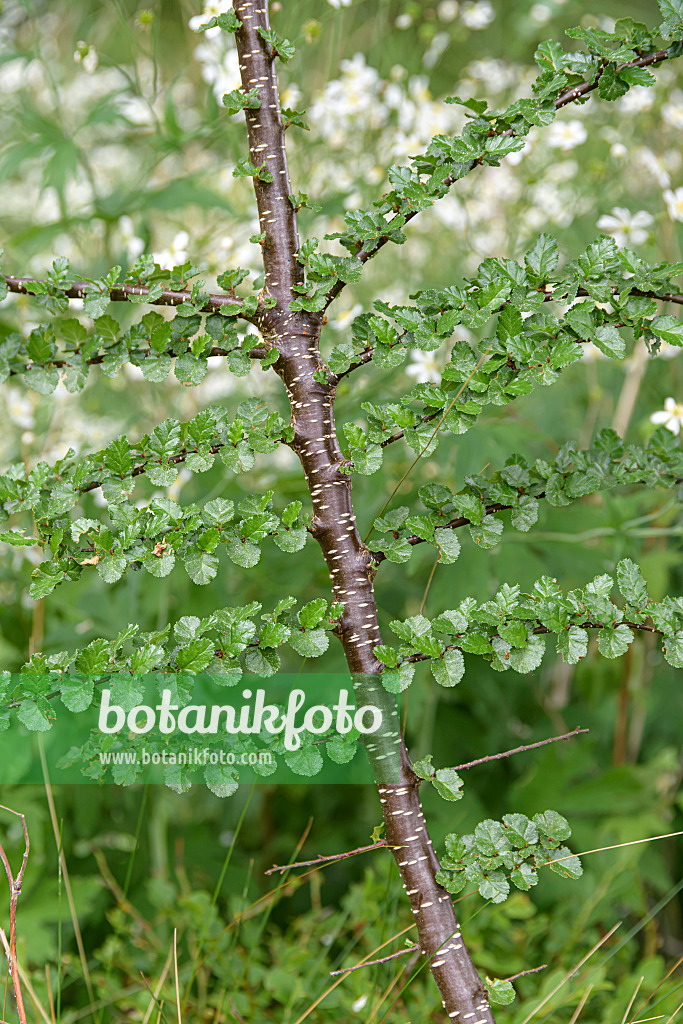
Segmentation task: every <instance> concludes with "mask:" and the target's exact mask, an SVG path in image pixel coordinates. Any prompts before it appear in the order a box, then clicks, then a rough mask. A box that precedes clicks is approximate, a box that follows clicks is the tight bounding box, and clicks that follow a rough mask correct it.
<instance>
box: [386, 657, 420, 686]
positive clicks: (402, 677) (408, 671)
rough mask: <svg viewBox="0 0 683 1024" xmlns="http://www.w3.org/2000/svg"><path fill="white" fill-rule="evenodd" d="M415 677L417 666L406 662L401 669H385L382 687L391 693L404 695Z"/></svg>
mask: <svg viewBox="0 0 683 1024" xmlns="http://www.w3.org/2000/svg"><path fill="white" fill-rule="evenodd" d="M414 675H415V665H414V664H413V663H412V662H410V661H404V662H403V664H402V665H400V666H399V668H385V670H384V672H382V686H383V687H384V689H385V690H388V691H389V693H403V691H404V690H407V689H408V687H409V686H410V684H411V682H412V679H413V676H414Z"/></svg>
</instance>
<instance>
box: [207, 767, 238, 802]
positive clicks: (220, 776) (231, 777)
mask: <svg viewBox="0 0 683 1024" xmlns="http://www.w3.org/2000/svg"><path fill="white" fill-rule="evenodd" d="M204 781H205V782H206V785H207V788H208V789H209V790H210V791H211V792H212V793H213V795H214V796H218V797H221V799H225V798H226V797H229V796H232V795H233V793H236V792H237V789H238V784H237V782H235V774H234V768H230V767H229V766H228V765H224V764H209V765H207V766H206V768H205V769H204Z"/></svg>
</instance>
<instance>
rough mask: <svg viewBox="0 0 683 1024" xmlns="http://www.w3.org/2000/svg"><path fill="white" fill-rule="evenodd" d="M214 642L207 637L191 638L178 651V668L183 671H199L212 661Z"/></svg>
mask: <svg viewBox="0 0 683 1024" xmlns="http://www.w3.org/2000/svg"><path fill="white" fill-rule="evenodd" d="M213 656H214V642H213V640H210V639H209V638H208V637H200V638H198V639H197V640H192V641H191V642H190V643H189V644H188V645H187V647H183V648H181V649H180V650H179V651H178V656H177V659H176V662H177V665H178V668H179V669H181V670H182V671H183V672H201V671H202V670H203V669H205V668H206V666H207V665H208V664H209V663H210V662H211V661H213Z"/></svg>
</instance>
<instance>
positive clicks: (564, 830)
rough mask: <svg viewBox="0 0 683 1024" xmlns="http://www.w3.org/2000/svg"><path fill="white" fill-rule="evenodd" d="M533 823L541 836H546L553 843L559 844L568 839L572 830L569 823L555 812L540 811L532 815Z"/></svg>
mask: <svg viewBox="0 0 683 1024" xmlns="http://www.w3.org/2000/svg"><path fill="white" fill-rule="evenodd" d="M534 822H535V824H536V825H537V826H538V831H539V832H540V834H541V835H542V836H546V837H547V838H548V839H550V840H551V841H552V842H553V843H560V842H562V841H563V840H565V839H569V837H570V835H571V834H572V830H571V828H570V827H569V822H568V821H567V819H566V818H563V817H562V815H561V814H558V813H557V811H542V812H539V813H538V814H534Z"/></svg>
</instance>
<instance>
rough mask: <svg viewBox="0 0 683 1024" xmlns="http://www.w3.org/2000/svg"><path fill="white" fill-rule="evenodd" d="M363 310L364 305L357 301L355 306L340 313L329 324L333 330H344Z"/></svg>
mask: <svg viewBox="0 0 683 1024" xmlns="http://www.w3.org/2000/svg"><path fill="white" fill-rule="evenodd" d="M362 311H363V307H362V306H361V304H360V303H359V302H357V303H356V305H355V306H352V307H351V309H346V310H344V312H343V313H340V314H339V316H338V317H336V319H334V320H332V321H331V322H330V325H329V326H330V327H331V328H332V330H333V331H343V330H344V329H345V328H347V327H349V326H350V325H351V323H352V321H354V320H355V319H356V317H357V316H358V314H359V313H362Z"/></svg>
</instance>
